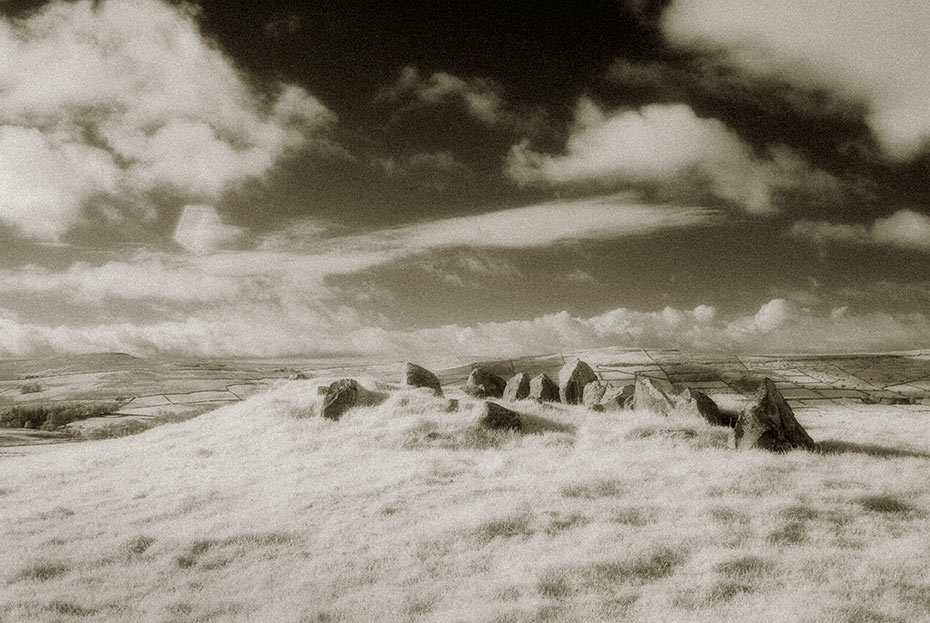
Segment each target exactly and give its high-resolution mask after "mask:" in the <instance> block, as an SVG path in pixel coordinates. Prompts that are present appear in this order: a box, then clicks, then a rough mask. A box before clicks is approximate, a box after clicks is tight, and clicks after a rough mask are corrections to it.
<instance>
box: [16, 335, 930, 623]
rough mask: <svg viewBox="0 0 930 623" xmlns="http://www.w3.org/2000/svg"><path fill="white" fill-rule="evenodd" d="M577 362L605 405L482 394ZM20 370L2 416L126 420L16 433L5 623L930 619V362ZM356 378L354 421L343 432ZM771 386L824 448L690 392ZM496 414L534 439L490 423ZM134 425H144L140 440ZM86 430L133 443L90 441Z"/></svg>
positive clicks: (747, 397) (606, 354)
mask: <svg viewBox="0 0 930 623" xmlns="http://www.w3.org/2000/svg"><path fill="white" fill-rule="evenodd" d="M579 358H580V359H581V360H582V361H585V362H587V363H589V364H590V365H591V368H592V370H594V373H595V375H596V377H597V380H596V381H595V382H593V383H592V385H602V386H603V387H604V388H605V390H606V391H605V392H604V393H603V394H602V398H601V399H599V400H598V401H597V402H595V401H594V400H591V399H589V403H588V404H583V403H582V404H563V403H562V402H560V401H559V398H558V396H556V397H555V398H554V401H553V398H550V399H549V400H547V401H540V400H537V399H533V398H529V397H526V398H522V399H518V400H506V399H502V398H500V396H499V394H498V393H497V392H496V391H495V390H493V389H491V390H490V391H491V393H490V394H488V395H485V394H483V393H482V392H483V391H484V390H483V389H482V390H481V391H476V390H475V389H474V388H473V387H469V385H470V383H469V382H468V378H469V377H470V376H472V377H473V376H474V375H473V374H472V370H473V369H475V368H476V367H477V368H478V369H479V370H484V371H485V373H487V374H488V375H495V374H497V375H499V376H500V377H501V378H503V379H508V378H510V377H512V376H513V375H514V374H515V373H516V372H525V373H527V374H528V375H531V376H535V375H537V374H545V375H547V376H550V377H552V378H555V379H558V378H559V372H560V371H561V370H562V369H563V368H571V367H572V366H573V365H575V364H574V362H575V361H576V360H577V359H579ZM563 361H564V362H565V363H563ZM3 366H4V367H3V370H4V377H3V380H2V387H3V388H4V389H3V390H4V394H3V395H2V397H0V399H2V401H3V402H2V407H0V408H2V409H3V410H4V411H3V412H4V413H9V411H10V409H12V408H15V407H19V406H27V405H36V404H55V403H57V402H60V401H64V402H68V403H70V404H73V403H77V402H83V401H90V400H93V401H100V402H106V403H111V402H112V403H116V404H119V406H118V407H116V408H114V410H113V413H107V414H105V415H96V416H93V417H90V418H88V419H86V420H78V421H75V422H72V423H69V424H67V425H65V426H63V427H60V428H58V429H55V430H53V431H38V432H37V431H35V430H33V429H12V428H7V429H3V430H2V431H0V433H2V437H0V438H2V439H3V444H4V445H3V446H2V447H0V482H2V483H4V485H3V488H2V490H0V496H2V497H0V499H2V503H3V509H4V525H5V526H7V535H8V538H6V539H5V540H4V545H3V548H2V551H0V553H2V556H3V558H2V561H3V569H4V577H3V582H4V589H3V591H2V594H3V595H4V601H3V603H2V605H0V614H2V615H3V617H4V620H23V621H27V620H28V621H64V620H81V621H110V620H127V621H150V620H164V621H175V620H177V621H180V620H196V621H253V620H263V621H382V620H398V621H400V620H411V621H414V620H417V621H419V620H423V621H451V620H468V621H615V620H624V621H627V620H629V621H653V620H675V621H691V620H693V621H697V620H723V619H729V618H731V617H750V618H751V619H752V620H756V621H784V620H789V619H788V618H786V617H790V620H810V621H814V620H817V621H875V620H889V621H892V620H919V619H921V618H922V617H923V616H924V615H925V613H926V611H927V608H928V606H930V593H928V590H930V587H928V585H927V580H926V574H925V569H926V567H925V558H926V554H927V548H928V541H927V536H926V529H925V527H926V521H927V515H928V512H930V484H928V482H930V478H928V477H930V442H928V437H927V435H926V434H925V431H926V418H927V417H928V414H930V391H928V384H930V354H928V353H926V352H924V351H920V352H911V353H901V354H889V355H849V356H842V357H812V356H794V357H765V356H742V357H732V356H731V357H726V356H695V355H690V356H689V355H686V354H682V353H679V352H673V351H648V350H640V349H602V350H596V351H587V352H579V353H565V354H558V355H549V356H540V357H530V358H522V359H514V360H504V361H497V362H483V363H481V364H480V365H465V366H460V367H456V368H451V369H447V370H442V371H439V373H438V375H437V377H438V380H439V381H440V382H441V390H440V391H441V393H442V395H439V394H438V393H437V392H435V391H434V390H432V389H429V388H428V387H422V388H416V387H411V386H410V385H409V384H405V383H402V382H400V381H402V380H405V379H404V374H403V372H404V367H403V365H401V364H393V365H380V366H371V367H368V368H367V369H366V368H365V367H361V366H358V365H348V366H340V367H331V366H330V367H323V366H321V365H320V364H317V365H315V366H314V365H300V364H298V363H292V364H290V365H288V366H283V367H282V366H274V365H273V364H257V363H248V362H246V363H238V364H236V363H234V362H222V363H221V362H213V363H207V362H193V363H188V364H183V365H182V364H178V363H173V364H172V363H170V362H166V361H147V360H142V359H136V358H132V357H129V356H127V355H121V354H108V355H96V356H87V357H77V358H71V359H64V358H55V359H50V360H34V361H28V362H27V361H17V362H14V361H7V362H4V364H3ZM348 376H351V377H352V378H354V379H357V380H358V381H359V383H360V389H361V393H362V397H361V398H360V399H359V401H358V404H357V405H356V406H354V407H351V408H348V409H347V410H346V411H344V412H343V413H341V414H339V415H337V416H336V417H335V419H330V417H329V416H327V417H324V414H325V404H326V402H325V399H326V395H325V394H326V390H327V389H328V388H329V386H330V383H331V382H332V381H334V380H336V379H338V378H345V377H348ZM563 376H564V374H563ZM763 377H764V378H769V379H771V380H773V382H774V383H775V386H776V387H777V388H778V390H777V391H779V392H780V393H781V395H782V396H784V398H785V399H786V400H787V402H788V404H789V405H790V408H791V409H792V411H793V412H794V414H795V416H796V417H797V421H798V422H799V423H800V424H801V425H802V426H803V427H804V428H805V429H806V430H807V432H808V433H809V434H810V436H811V437H812V438H813V440H814V441H815V442H816V447H815V448H812V449H795V450H790V451H788V452H787V453H773V452H770V451H765V450H753V449H748V450H747V449H738V448H733V447H732V446H733V434H734V430H733V429H732V428H730V427H729V426H727V425H713V424H711V423H709V422H707V421H706V420H704V419H702V417H701V415H700V414H699V413H697V412H696V411H694V410H690V411H689V410H688V409H687V408H682V407H681V406H680V404H679V403H677V402H675V399H674V398H672V397H673V396H674V395H677V394H676V393H677V392H678V391H680V390H683V389H686V388H692V389H695V390H699V391H702V392H704V393H706V394H707V396H709V397H710V398H711V399H713V400H714V402H715V403H716V404H717V405H718V406H719V407H720V409H721V410H722V411H725V412H729V413H734V414H736V416H737V417H740V414H741V413H742V414H745V408H746V406H747V405H750V404H751V403H752V402H753V400H754V396H753V392H754V391H755V390H754V388H753V387H752V385H753V379H755V382H756V384H758V380H759V379H761V378H763ZM647 380H648V381H647ZM27 382H28V383H29V384H30V385H39V386H40V388H41V391H39V392H32V393H26V394H23V393H21V388H22V387H23V386H24V384H25V383H27ZM645 382H648V383H652V382H655V383H656V384H657V385H656V386H661V385H659V384H662V383H666V382H667V383H668V385H664V387H666V388H667V391H668V392H669V393H668V395H669V397H670V398H672V399H671V401H670V402H669V403H668V405H667V406H668V409H665V410H664V409H663V407H662V405H661V404H659V403H650V402H647V401H645V400H639V401H637V400H636V396H638V395H639V393H640V392H643V391H644V390H643V389H642V387H644V386H643V385H641V384H642V383H645ZM631 384H633V386H634V387H635V390H634V394H633V396H634V397H633V400H631V401H630V402H629V403H620V404H618V403H616V402H614V404H613V405H612V406H611V405H610V404H607V408H606V409H605V407H604V405H605V404H606V403H602V402H601V400H602V399H603V396H604V395H606V396H609V395H610V390H611V388H615V389H620V388H622V387H624V386H630V385H631ZM563 385H564V383H563ZM650 386H651V385H650ZM317 388H322V393H321V392H320V391H318V389H317ZM489 389H490V388H489ZM673 392H674V393H673ZM37 394H45V396H41V395H39V396H37ZM494 395H497V398H496V399H494V403H495V404H498V405H501V406H503V407H506V408H507V409H511V410H512V411H513V412H514V413H516V414H517V418H518V424H517V425H516V426H513V425H512V423H509V424H506V425H504V426H502V427H495V426H494V425H489V424H488V421H487V419H486V417H485V415H486V412H485V411H484V410H483V405H484V404H485V403H486V402H489V401H490V400H488V399H489V398H490V399H493V397H494ZM46 401H47V402H46ZM72 401H73V403H72ZM452 401H454V403H453V402H452ZM672 403H674V405H673V404H672ZM134 405H139V406H134ZM649 405H652V407H651V408H650V406H649ZM202 411H208V412H207V413H203V414H202V415H199V416H197V417H194V415H195V414H197V413H200V412H202ZM743 417H746V416H745V415H743ZM129 422H132V423H136V422H143V423H144V425H143V426H142V427H140V429H142V428H145V429H148V428H149V427H151V429H150V430H146V431H145V432H142V433H141V434H136V435H132V436H123V435H129V434H131V433H134V432H136V431H137V429H136V428H134V427H133V426H124V425H123V424H124V423H129ZM91 424H93V425H91ZM140 429H139V430H140ZM93 431H108V433H107V434H109V435H120V437H119V438H112V439H106V440H90V441H81V440H84V439H94V438H95V437H98V436H102V433H100V434H97V433H94V432H93Z"/></svg>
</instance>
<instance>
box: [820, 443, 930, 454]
mask: <svg viewBox="0 0 930 623" xmlns="http://www.w3.org/2000/svg"><path fill="white" fill-rule="evenodd" d="M819 446H820V451H821V452H822V453H823V454H846V453H848V452H853V453H856V454H867V455H869V456H874V457H878V458H889V459H898V458H910V459H930V453H928V452H921V451H920V450H908V449H907V448H894V447H889V446H879V445H877V444H872V443H855V442H852V441H839V440H836V439H827V440H826V441H821V442H820V443H819Z"/></svg>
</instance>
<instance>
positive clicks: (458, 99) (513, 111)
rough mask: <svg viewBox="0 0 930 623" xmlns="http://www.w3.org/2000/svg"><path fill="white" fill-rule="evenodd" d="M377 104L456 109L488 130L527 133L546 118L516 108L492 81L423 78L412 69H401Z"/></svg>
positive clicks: (440, 76)
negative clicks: (442, 106) (511, 130)
mask: <svg viewBox="0 0 930 623" xmlns="http://www.w3.org/2000/svg"><path fill="white" fill-rule="evenodd" d="M375 101H376V102H392V103H397V102H400V103H405V104H406V106H407V107H408V108H416V107H419V106H438V105H457V106H460V107H461V108H462V110H464V111H465V112H466V113H467V114H468V116H469V117H471V118H472V119H475V120H476V121H479V122H480V123H482V124H484V125H486V126H490V127H505V128H511V129H513V130H515V131H520V132H528V133H532V132H535V131H536V130H537V129H538V128H539V125H540V122H541V119H542V117H543V113H542V112H541V111H539V110H518V109H517V108H515V107H514V106H513V105H512V104H510V103H509V102H508V101H507V98H506V96H505V92H504V89H503V87H501V86H500V85H499V84H498V83H496V82H495V81H493V80H491V79H489V78H461V77H459V76H456V75H453V74H450V73H447V72H444V71H437V72H435V73H433V74H430V75H429V76H423V75H422V74H421V73H420V71H419V70H418V69H417V68H416V67H414V66H412V65H408V66H406V67H404V68H403V69H401V72H400V76H399V77H398V78H397V80H396V81H395V82H394V83H393V84H391V85H390V86H388V87H385V88H383V89H381V90H380V91H379V92H378V94H377V95H376V96H375Z"/></svg>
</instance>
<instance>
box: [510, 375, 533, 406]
mask: <svg viewBox="0 0 930 623" xmlns="http://www.w3.org/2000/svg"><path fill="white" fill-rule="evenodd" d="M529 395H530V377H529V375H528V374H527V373H526V372H520V373H519V374H515V375H513V376H512V377H510V380H509V381H507V386H506V387H504V400H523V399H524V398H526V397H527V396H529Z"/></svg>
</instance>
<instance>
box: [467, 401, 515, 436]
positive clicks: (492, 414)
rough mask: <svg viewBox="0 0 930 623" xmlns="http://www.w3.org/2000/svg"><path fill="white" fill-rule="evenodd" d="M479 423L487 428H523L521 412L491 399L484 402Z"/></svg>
mask: <svg viewBox="0 0 930 623" xmlns="http://www.w3.org/2000/svg"><path fill="white" fill-rule="evenodd" d="M478 423H479V424H481V425H482V426H484V427H485V428H492V429H503V430H523V420H521V419H520V414H519V413H517V412H516V411H511V410H510V409H508V408H507V407H504V406H501V405H499V404H497V403H496V402H490V401H487V402H485V403H484V408H483V409H482V411H481V417H480V418H479V419H478Z"/></svg>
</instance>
